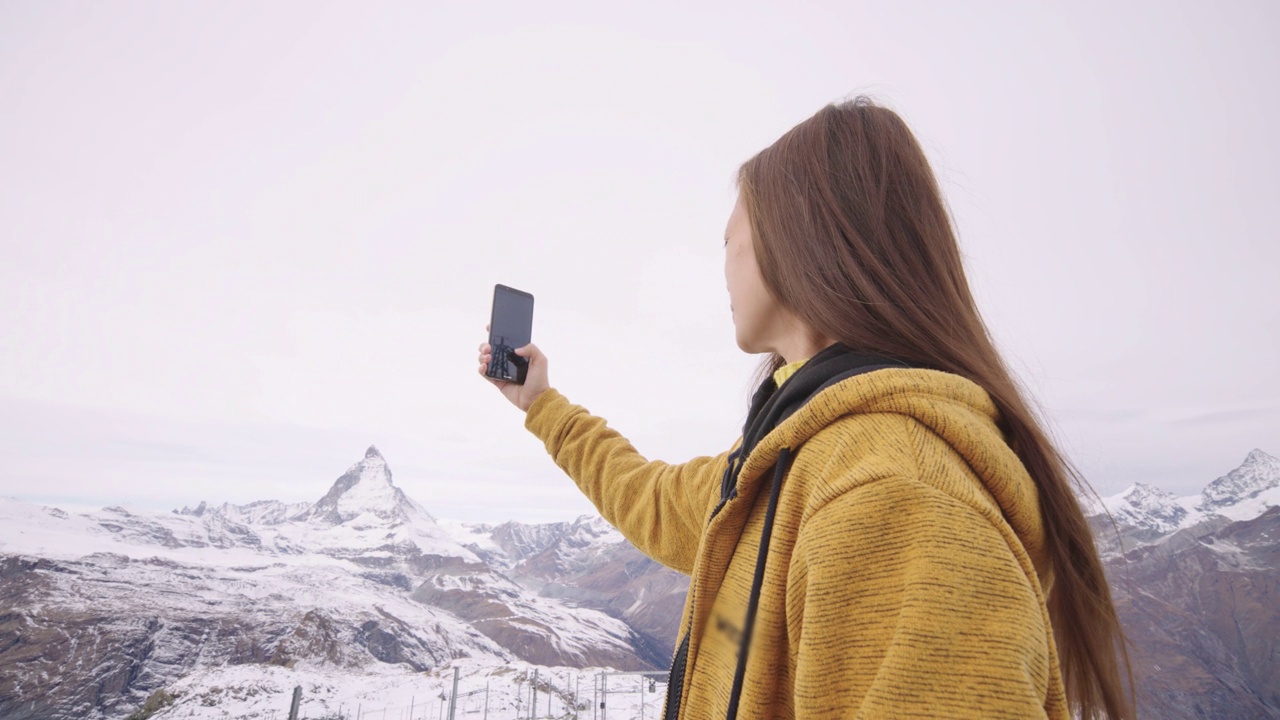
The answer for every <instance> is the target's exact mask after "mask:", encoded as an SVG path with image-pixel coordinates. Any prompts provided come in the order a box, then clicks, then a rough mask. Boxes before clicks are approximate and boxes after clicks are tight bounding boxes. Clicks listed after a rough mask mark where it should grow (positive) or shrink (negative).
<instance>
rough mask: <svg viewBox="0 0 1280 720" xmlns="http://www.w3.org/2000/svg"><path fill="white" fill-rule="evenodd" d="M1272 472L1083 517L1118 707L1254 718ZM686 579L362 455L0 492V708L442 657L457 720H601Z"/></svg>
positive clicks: (363, 673)
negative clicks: (159, 479) (466, 519)
mask: <svg viewBox="0 0 1280 720" xmlns="http://www.w3.org/2000/svg"><path fill="white" fill-rule="evenodd" d="M1277 465H1280V463H1277V461H1276V459H1275V458H1274V457H1272V456H1270V455H1268V454H1266V453H1264V452H1262V451H1260V450H1255V451H1253V452H1252V453H1250V454H1249V456H1248V458H1246V459H1245V462H1244V463H1243V464H1242V465H1241V466H1240V467H1238V468H1236V469H1234V470H1232V471H1231V472H1229V473H1227V474H1226V475H1224V476H1223V477H1221V478H1218V479H1217V480H1214V481H1213V482H1211V483H1209V485H1208V486H1207V487H1206V488H1205V490H1204V491H1203V492H1202V493H1200V494H1198V495H1192V496H1186V497H1177V496H1174V495H1172V494H1170V493H1167V492H1165V491H1163V490H1161V489H1159V488H1157V487H1153V486H1149V485H1135V486H1133V487H1130V488H1128V489H1126V490H1125V491H1124V492H1122V493H1119V494H1117V495H1115V496H1113V497H1109V498H1105V499H1104V500H1103V501H1102V503H1103V506H1104V507H1105V508H1106V509H1107V510H1108V511H1109V513H1110V515H1108V514H1107V513H1104V512H1102V508H1100V507H1095V508H1094V509H1093V511H1092V512H1090V513H1089V514H1090V521H1091V523H1092V524H1093V527H1094V532H1095V537H1096V538H1097V539H1098V543H1099V547H1100V549H1101V550H1102V551H1103V553H1104V556H1105V557H1106V562H1107V567H1108V574H1109V576H1110V577H1111V579H1112V585H1113V593H1114V594H1115V596H1116V598H1117V607H1118V609H1119V611H1120V613H1121V618H1122V622H1123V623H1124V626H1125V629H1126V634H1127V635H1128V638H1129V640H1130V643H1131V645H1132V647H1133V658H1134V671H1135V677H1136V679H1137V681H1138V683H1137V685H1138V687H1139V688H1140V693H1139V694H1140V697H1139V700H1140V703H1142V704H1141V705H1140V708H1141V709H1142V710H1143V714H1144V715H1146V716H1151V717H1168V718H1182V717H1188V718H1190V717H1236V716H1240V717H1245V716H1247V717H1271V716H1276V717H1280V709H1277V708H1280V704H1277V703H1275V702H1273V700H1271V699H1269V698H1278V697H1280V683H1277V681H1275V680H1274V678H1280V672H1277V671H1276V665H1275V661H1274V660H1273V658H1275V657H1280V645H1277V643H1276V641H1275V640H1274V638H1277V637H1280V634H1278V632H1277V631H1278V630H1280V608H1277V607H1276V606H1275V604H1274V602H1273V600H1274V593H1273V590H1272V588H1274V586H1275V579H1276V577H1277V576H1278V574H1280V568H1277V567H1276V558H1280V552H1277V550H1278V549H1280V548H1278V547H1277V545H1276V543H1277V540H1276V538H1280V532H1278V531H1280V508H1276V507H1274V506H1276V505H1280V471H1278V470H1277ZM1268 508H1270V510H1268ZM1112 519H1114V521H1115V524H1114V525H1112ZM1117 530H1119V533H1117V532H1116V531H1117ZM687 587H688V578H687V577H685V576H682V575H680V574H678V573H675V572H673V571H671V570H668V569H666V568H663V567H661V566H659V565H657V564H656V563H654V562H653V561H652V560H649V559H648V558H646V557H644V556H643V555H641V554H640V553H639V552H638V551H637V550H636V549H635V548H634V547H632V546H631V545H630V544H629V543H627V542H626V541H625V540H624V539H623V538H622V537H621V535H620V534H619V533H618V532H617V531H616V530H615V529H613V528H612V527H610V526H609V525H608V524H607V523H606V522H604V521H603V520H602V519H601V518H599V517H596V516H582V517H580V518H578V519H576V520H573V521H570V522H561V523H548V524H541V525H526V524H522V523H515V522H507V523H502V524H498V525H487V524H468V523H458V522H454V521H450V520H445V519H437V518H435V517H433V516H432V515H431V513H429V512H427V510H426V509H425V508H423V507H422V506H421V505H419V504H418V503H416V502H414V501H413V500H412V499H410V498H409V497H407V496H406V495H405V494H404V493H403V492H402V491H401V490H400V489H399V488H398V487H396V486H395V485H394V483H393V480H392V474H391V471H390V468H389V467H388V466H387V463H386V460H385V459H384V458H383V457H382V455H381V454H380V453H378V451H377V449H376V448H369V450H368V452H366V453H365V456H364V458H362V459H361V460H360V462H358V463H356V464H354V465H352V466H351V468H349V469H348V470H347V472H345V473H344V474H343V475H342V476H341V477H339V478H338V479H337V480H336V481H335V482H334V483H333V484H332V485H331V486H330V487H329V489H328V491H327V492H326V493H325V494H324V495H323V496H322V497H321V498H320V499H319V500H318V501H317V502H314V503H294V504H286V503H281V502H276V501H261V502H255V503H249V504H247V505H230V504H222V505H210V504H208V503H200V504H199V505H197V506H196V507H195V508H182V509H181V510H175V511H173V512H171V513H154V512H142V511H138V510H133V509H128V508H122V507H112V508H105V509H103V510H100V511H97V512H93V513H87V514H73V513H67V512H64V511H62V510H59V509H56V508H47V507H41V506H37V505H32V504H29V503H23V502H18V501H13V500H0V717H3V718H6V720H10V719H12V720H27V719H28V718H52V719H54V720H62V719H64V718H101V719H103V720H107V719H116V718H125V716H126V715H128V714H129V713H131V712H133V711H135V710H138V709H139V708H140V707H143V706H144V703H145V707H146V708H148V709H147V710H146V711H145V712H143V713H142V714H140V715H138V716H137V717H151V718H153V720H165V719H167V718H185V717H196V718H201V717H210V718H211V717H237V718H268V717H277V718H279V717H284V715H285V710H286V709H287V708H288V704H289V698H290V695H291V693H292V689H293V687H295V686H299V687H303V688H304V697H305V701H304V708H310V710H306V711H305V712H308V713H309V716H310V717H317V716H320V717H325V718H331V717H338V716H339V713H342V715H343V716H347V717H350V716H351V711H352V709H353V708H363V710H365V711H372V712H373V713H374V714H373V716H374V717H380V716H382V715H386V716H388V717H393V716H405V715H408V714H409V713H410V711H413V712H414V714H413V716H414V717H418V716H419V715H417V714H416V713H419V712H422V710H423V709H424V703H434V704H433V705H431V706H430V708H432V710H431V712H429V713H428V715H427V716H429V717H437V716H438V715H439V714H440V713H442V712H443V710H444V700H443V698H444V697H445V696H446V695H447V694H450V693H452V687H451V680H452V669H453V668H454V667H457V668H459V669H460V672H461V678H462V679H461V683H462V684H461V685H460V686H459V701H460V703H464V704H460V706H459V707H460V708H462V710H461V711H460V712H461V713H462V715H461V716H463V717H467V716H475V717H480V716H481V715H482V713H483V708H485V707H488V708H490V710H492V712H493V713H494V714H493V715H491V717H526V716H528V713H529V712H530V709H531V705H532V703H533V702H534V701H535V699H540V703H541V704H540V705H539V708H540V710H539V717H541V716H542V714H541V713H542V708H545V709H546V710H547V711H548V714H550V713H552V712H558V713H559V714H558V715H555V716H557V717H562V716H566V715H567V714H568V713H569V712H570V711H569V710H568V708H570V707H576V708H577V709H578V711H579V713H581V711H584V710H587V709H589V708H590V707H592V706H595V704H596V702H597V701H598V700H603V699H604V698H603V696H602V695H600V696H597V695H593V694H588V693H589V692H590V693H594V692H595V690H594V688H593V689H592V690H588V688H587V685H588V684H589V683H590V684H594V683H595V682H597V681H598V682H599V683H600V686H601V688H603V687H604V685H605V683H606V682H612V683H613V684H612V685H610V689H609V692H610V694H609V696H608V702H609V708H610V710H609V716H610V717H622V718H634V717H638V716H641V715H643V716H646V717H656V716H657V712H658V710H659V708H660V707H661V696H662V693H663V692H664V691H665V683H663V682H662V680H661V679H659V680H657V683H658V684H657V685H656V686H654V687H653V688H651V687H650V686H649V685H648V684H646V683H644V682H640V683H638V684H637V683H636V680H637V678H636V677H635V676H630V679H624V678H615V679H613V680H611V681H610V680H609V679H608V678H606V677H605V676H603V675H600V674H599V672H598V669H599V668H605V667H609V668H617V669H631V670H653V669H662V668H664V667H665V665H666V664H667V662H668V661H669V659H670V657H671V654H672V649H673V648H672V645H673V643H674V640H675V639H676V632H677V629H678V628H677V625H678V622H679V617H680V609H681V606H682V605H683V601H684V596H685V592H686V591H687ZM535 679H536V687H537V688H538V689H537V692H536V694H535V693H534V692H533V688H534V687H535ZM628 693H629V694H628ZM482 698H483V701H484V704H482V701H481V699H482ZM588 699H590V702H588ZM551 705H554V706H555V707H556V708H558V710H552V709H551ZM146 713H153V714H151V715H147V714H146ZM379 713H380V714H379ZM615 713H616V714H615ZM1242 713H1243V714H1242ZM1269 713H1270V714H1269Z"/></svg>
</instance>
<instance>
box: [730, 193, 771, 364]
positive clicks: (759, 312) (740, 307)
mask: <svg viewBox="0 0 1280 720" xmlns="http://www.w3.org/2000/svg"><path fill="white" fill-rule="evenodd" d="M724 280H725V283H726V284H727V285H728V287H729V307H730V309H731V311H732V312H733V326H734V329H735V331H736V333H737V340H738V347H740V348H742V350H743V352H748V353H763V352H778V340H779V339H780V337H781V335H782V334H784V333H783V331H784V330H785V328H786V322H785V318H784V313H783V312H782V308H781V307H780V306H779V305H778V302H777V300H775V299H774V297H773V295H772V294H770V292H769V290H768V289H767V288H766V287H765V285H764V278H762V277H761V276H760V266H759V265H758V264H757V263H756V253H755V245H754V242H753V238H752V237H751V222H750V221H749V220H748V219H747V209H746V206H745V205H744V203H743V201H742V195H741V194H739V195H738V202H737V204H736V205H734V206H733V212H732V213H731V214H730V215H729V224H728V226H727V227H726V228H725V233H724Z"/></svg>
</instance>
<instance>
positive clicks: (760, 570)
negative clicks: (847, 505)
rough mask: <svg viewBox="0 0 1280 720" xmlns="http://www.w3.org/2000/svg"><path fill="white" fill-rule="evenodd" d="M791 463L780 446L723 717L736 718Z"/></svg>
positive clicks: (786, 451)
mask: <svg viewBox="0 0 1280 720" xmlns="http://www.w3.org/2000/svg"><path fill="white" fill-rule="evenodd" d="M790 464H791V449H790V448H783V449H782V452H780V453H779V454H778V463H777V465H775V466H774V470H773V487H771V488H769V508H768V509H767V510H766V511H765V513H764V530H763V531H761V533H760V553H759V554H758V555H757V556H756V574H755V577H754V578H753V579H752V580H751V599H750V600H748V601H747V621H746V623H745V624H744V626H743V628H742V647H741V648H739V649H738V669H737V670H735V671H734V673H733V690H732V691H731V692H730V693H729V713H728V715H726V717H728V718H729V720H735V719H736V718H737V717H738V699H739V697H740V696H741V695H742V679H743V677H744V676H745V675H746V673H747V652H748V651H749V650H750V649H751V631H752V630H753V629H754V628H755V624H756V610H757V609H758V608H759V607H760V586H761V585H763V584H764V567H765V561H766V560H767V558H768V557H769V540H770V538H771V537H772V536H773V516H774V513H775V512H777V510H778V494H779V493H780V492H781V490H782V478H783V476H785V475H786V474H787V466H788V465H790Z"/></svg>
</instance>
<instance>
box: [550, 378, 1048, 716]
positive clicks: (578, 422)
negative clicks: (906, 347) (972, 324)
mask: <svg viewBox="0 0 1280 720" xmlns="http://www.w3.org/2000/svg"><path fill="white" fill-rule="evenodd" d="M995 420H996V410H995V407H994V405H993V404H992V403H991V400H990V398H989V397H988V396H987V394H986V393H985V392H984V391H983V390H982V389H981V388H979V387H978V386H976V385H974V384H973V383H971V382H969V381H968V380H965V379H963V378H960V377H957V376H955V375H950V374H947V373H941V372H937V371H932V370H898V369H889V370H878V371H874V372H871V373H867V374H864V375H858V376H855V377H852V378H849V379H847V380H844V381H842V382H840V383H839V384H837V385H835V386H833V387H830V388H828V389H827V390H824V391H823V392H822V393H820V394H819V395H818V396H817V397H815V398H814V399H813V400H811V401H810V402H809V403H808V404H806V405H805V406H804V407H803V408H801V409H800V410H799V411H797V412H796V413H795V414H794V415H792V416H791V417H789V418H788V419H787V420H785V421H784V422H783V423H782V424H781V425H779V426H778V427H777V428H776V429H774V430H773V431H772V432H771V433H770V434H769V435H767V436H766V437H765V438H764V439H763V440H762V441H761V442H760V443H759V444H758V445H757V446H756V448H755V449H754V451H753V452H752V453H751V455H750V456H749V457H748V458H747V459H746V464H745V465H744V467H743V468H742V471H741V474H740V475H739V479H738V494H737V497H735V498H734V499H733V500H730V501H729V502H728V503H727V504H726V505H725V506H724V507H723V508H722V509H721V510H720V511H719V512H718V513H717V514H716V516H715V518H714V519H713V520H711V522H710V523H708V522H707V518H708V516H709V515H710V512H711V510H712V508H713V507H714V506H715V504H716V502H717V501H718V500H719V490H720V487H719V485H720V479H721V475H722V473H723V471H724V469H725V467H726V465H727V456H728V451H726V452H724V453H721V454H719V455H716V456H707V457H700V458H695V459H694V460H691V461H689V462H688V463H684V464H680V465H674V464H668V463H664V462H660V461H652V462H651V461H648V460H646V459H645V458H644V457H643V456H642V455H640V454H639V453H638V452H637V451H636V450H635V449H634V448H633V447H632V446H631V444H630V443H629V442H628V441H627V440H626V438H624V437H622V436H621V435H620V434H618V433H617V432H616V431H614V430H613V429H612V428H610V427H609V426H608V424H607V423H606V422H605V420H604V419H603V418H600V417H597V416H594V415H591V414H590V413H588V412H587V411H586V409H584V408H582V407H580V406H578V405H574V404H572V403H570V402H569V401H568V400H567V399H566V398H565V397H564V396H563V395H561V394H560V393H559V392H557V391H556V390H554V389H553V390H548V391H546V392H545V393H543V395H542V396H540V397H539V398H538V399H537V401H535V402H534V404H533V406H532V407H530V409H529V412H528V415H527V417H526V421H525V422H526V426H527V427H528V428H529V429H530V430H531V431H532V432H533V433H534V434H536V435H537V436H538V437H539V438H540V439H542V441H543V442H544V443H545V444H546V447H547V450H548V451H549V452H550V453H551V456H552V458H553V459H554V460H555V462H556V463H557V464H558V465H559V466H560V467H561V468H563V469H564V470H565V471H566V473H568V475H569V476H570V477H571V478H573V480H574V481H575V482H576V483H577V484H578V486H579V487H580V488H581V489H582V491H583V492H584V493H586V495H587V496H588V497H589V498H590V499H591V500H592V502H593V503H594V504H595V505H596V507H597V508H598V509H599V510H600V513H601V515H603V516H604V517H605V519H607V520H608V521H609V522H611V523H613V524H614V525H615V526H616V527H617V528H618V529H619V530H620V531H621V532H622V533H623V534H624V535H625V536H626V537H627V538H628V539H629V540H631V542H632V543H634V544H635V545H636V547H638V548H639V549H640V550H641V551H642V552H644V553H646V554H647V555H649V556H650V557H652V558H654V559H655V560H657V561H659V562H661V563H663V564H665V565H667V566H669V567H672V568H675V569H676V570H679V571H681V572H684V573H688V574H690V575H691V576H692V580H691V583H690V588H689V596H688V599H687V601H686V603H685V609H684V618H683V619H682V622H681V627H682V628H684V627H690V626H691V631H690V634H689V661H688V668H687V671H686V673H685V675H684V688H683V693H682V702H681V706H680V717H681V718H689V719H696V720H703V719H707V720H710V719H712V718H714V719H716V720H720V719H721V718H723V717H724V715H725V710H726V708H727V705H728V697H729V693H730V688H731V685H732V681H733V674H734V669H735V666H736V662H737V655H738V649H739V643H740V640H741V635H742V626H743V620H744V617H745V614H746V608H747V601H748V595H749V593H750V587H751V580H752V572H753V570H754V567H755V560H756V555H757V553H758V550H759V539H760V531H761V527H762V523H763V520H764V513H765V505H766V501H767V496H768V483H769V480H770V478H769V477H768V476H767V471H768V470H769V469H770V468H771V467H772V466H773V464H774V461H775V460H776V459H777V457H778V453H779V451H780V450H781V449H782V448H791V450H792V451H793V453H794V458H793V459H792V460H791V470H790V472H788V473H787V475H786V478H785V482H784V484H783V485H782V489H781V494H780V497H779V501H778V507H777V511H776V518H775V524H774V527H773V531H772V541H771V544H770V546H769V553H768V564H767V569H766V573H765V577H764V583H763V590H762V592H761V596H760V601H759V610H758V616H757V620H756V624H755V629H754V633H753V637H752V642H751V652H750V654H749V656H748V662H747V668H746V675H745V682H744V685H743V693H742V697H741V703H740V710H739V713H738V717H740V718H792V717H796V718H845V717H863V718H923V717H951V718H957V717H965V718H967V717H975V718H977V717H982V718H1028V717H1051V718H1055V719H1060V718H1067V717H1068V713H1067V708H1066V701H1065V696H1064V693H1063V688H1062V680H1061V677H1060V673H1059V669H1058V663H1057V654H1056V650H1055V647H1054V642H1053V637H1052V633H1051V631H1050V629H1049V628H1050V626H1049V619H1048V613H1047V610H1046V608H1045V602H1044V596H1045V593H1046V591H1047V589H1048V587H1050V583H1051V577H1050V573H1049V571H1048V568H1047V566H1046V561H1045V555H1044V548H1043V544H1044V536H1043V529H1042V527H1041V523H1040V510H1039V504H1038V501H1037V495H1036V490H1035V486H1034V484H1033V482H1032V480H1031V478H1030V477H1029V476H1028V475H1027V473H1026V470H1025V469H1024V468H1023V466H1022V464H1021V463H1020V462H1019V461H1018V459H1017V457H1016V455H1014V453H1013V452H1012V451H1011V450H1010V449H1009V447H1008V445H1007V444H1006V443H1005V442H1004V440H1003V438H1002V437H1001V435H1000V432H999V430H998V429H997V427H996V424H995ZM761 488H764V492H763V493H762V492H760V490H761Z"/></svg>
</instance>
